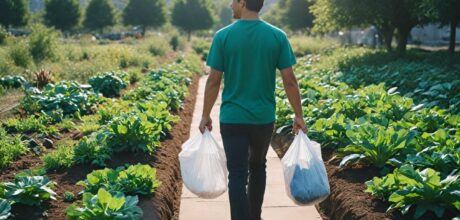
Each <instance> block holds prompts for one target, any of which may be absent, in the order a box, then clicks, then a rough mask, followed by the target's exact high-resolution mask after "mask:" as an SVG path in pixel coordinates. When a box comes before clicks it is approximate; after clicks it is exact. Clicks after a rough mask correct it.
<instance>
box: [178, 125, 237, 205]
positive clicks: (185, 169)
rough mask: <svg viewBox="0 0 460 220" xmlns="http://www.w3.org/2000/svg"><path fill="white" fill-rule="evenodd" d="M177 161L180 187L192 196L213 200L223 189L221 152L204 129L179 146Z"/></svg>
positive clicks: (224, 168)
mask: <svg viewBox="0 0 460 220" xmlns="http://www.w3.org/2000/svg"><path fill="white" fill-rule="evenodd" d="M179 161H180V169H181V174H182V179H183V181H184V184H185V186H186V187H187V189H189V190H190V191H191V192H192V193H194V194H195V195H197V196H199V197H200V198H204V199H213V198H216V197H218V196H220V195H222V194H223V193H224V192H225V191H226V190H227V173H228V171H227V159H226V157H225V151H224V149H223V148H222V146H220V145H219V144H217V142H216V140H214V138H213V137H212V136H211V133H210V132H209V131H208V130H207V129H206V131H205V132H204V133H203V134H201V132H200V133H199V134H198V135H196V136H195V137H193V138H191V139H189V140H188V141H187V142H185V143H184V144H183V145H182V151H181V152H180V154H179Z"/></svg>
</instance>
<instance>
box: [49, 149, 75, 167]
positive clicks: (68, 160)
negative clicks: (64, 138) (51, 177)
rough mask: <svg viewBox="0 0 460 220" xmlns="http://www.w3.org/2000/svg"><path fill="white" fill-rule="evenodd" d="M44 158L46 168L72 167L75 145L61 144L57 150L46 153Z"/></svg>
mask: <svg viewBox="0 0 460 220" xmlns="http://www.w3.org/2000/svg"><path fill="white" fill-rule="evenodd" d="M42 159H43V163H44V164H43V166H44V168H45V169H46V170H55V169H60V168H68V167H71V166H72V165H73V164H74V147H73V146H66V145H59V146H58V147H57V149H56V150H55V151H53V152H51V153H48V154H46V155H45V156H43V158H42Z"/></svg>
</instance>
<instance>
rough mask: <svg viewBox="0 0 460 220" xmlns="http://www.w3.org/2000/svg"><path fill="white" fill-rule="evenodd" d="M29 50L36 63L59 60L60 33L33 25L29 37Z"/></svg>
mask: <svg viewBox="0 0 460 220" xmlns="http://www.w3.org/2000/svg"><path fill="white" fill-rule="evenodd" d="M28 38H29V50H30V54H31V55H32V57H33V58H34V61H35V62H36V63H41V62H42V61H44V60H47V59H48V60H56V59H57V58H58V50H59V48H58V45H59V33H58V32H56V31H55V30H53V29H51V28H46V27H45V26H43V25H39V24H36V25H33V26H32V28H31V33H30V35H29V37H28Z"/></svg>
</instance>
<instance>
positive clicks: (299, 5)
mask: <svg viewBox="0 0 460 220" xmlns="http://www.w3.org/2000/svg"><path fill="white" fill-rule="evenodd" d="M311 5H312V1H311V0H288V1H287V2H286V7H287V8H286V10H285V11H284V13H283V14H284V15H283V17H284V18H285V19H284V20H285V23H286V24H287V26H288V27H289V28H290V29H291V30H300V29H305V28H311V27H312V26H313V19H314V17H313V15H312V14H311V12H310V9H309V7H310V6H311Z"/></svg>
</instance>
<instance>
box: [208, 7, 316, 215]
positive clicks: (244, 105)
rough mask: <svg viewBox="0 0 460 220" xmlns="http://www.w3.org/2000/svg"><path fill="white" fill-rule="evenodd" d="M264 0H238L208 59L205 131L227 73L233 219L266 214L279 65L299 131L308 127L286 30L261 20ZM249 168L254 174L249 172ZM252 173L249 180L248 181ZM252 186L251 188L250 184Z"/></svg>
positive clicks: (223, 121)
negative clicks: (229, 21) (267, 163)
mask: <svg viewBox="0 0 460 220" xmlns="http://www.w3.org/2000/svg"><path fill="white" fill-rule="evenodd" d="M263 2H264V1H263V0H233V2H232V5H231V7H232V10H233V18H235V19H237V21H235V22H234V23H232V24H231V25H229V26H227V27H225V28H222V29H221V30H219V31H217V33H216V34H215V36H214V40H213V42H212V45H211V49H210V51H209V55H208V59H207V65H208V66H210V67H211V73H210V75H209V78H208V81H207V83H206V89H205V98H204V107H203V115H202V120H201V122H200V127H199V128H200V131H201V132H204V130H205V129H206V128H208V129H209V130H212V121H211V118H210V113H211V109H212V106H213V105H214V103H215V101H216V98H217V95H218V93H219V88H220V84H221V80H222V75H223V76H224V91H223V93H222V106H221V109H220V129H221V135H222V140H223V142H224V149H225V153H226V156H227V168H228V171H229V175H228V178H229V183H228V189H229V199H230V209H231V217H232V220H249V219H251V220H260V219H261V218H260V215H261V207H262V203H263V198H264V193H265V185H266V172H265V168H266V159H265V158H266V154H267V150H268V147H269V145H270V139H271V135H272V133H273V129H274V127H273V126H274V121H275V104H276V103H275V78H276V69H279V70H280V72H281V76H282V79H283V84H284V88H285V90H286V93H287V96H288V99H289V102H290V103H291V105H292V107H293V109H294V112H295V118H294V123H293V131H294V132H295V133H297V132H298V131H299V130H300V129H302V130H303V131H304V132H307V129H306V127H305V122H304V120H303V117H302V108H301V104H300V94H299V88H298V84H297V80H296V78H295V76H294V73H293V70H292V65H294V64H295V63H296V59H295V56H294V54H293V52H292V49H291V46H290V44H289V41H288V39H287V36H286V34H285V33H284V32H283V31H282V30H280V29H278V28H276V27H274V26H272V25H270V24H269V23H267V22H265V21H263V20H260V18H259V11H260V9H261V8H262V6H263ZM248 170H249V174H248ZM248 176H249V184H248ZM246 186H247V189H246Z"/></svg>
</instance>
